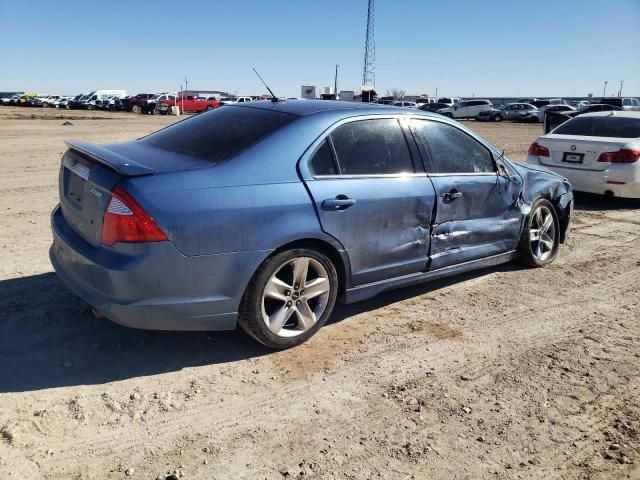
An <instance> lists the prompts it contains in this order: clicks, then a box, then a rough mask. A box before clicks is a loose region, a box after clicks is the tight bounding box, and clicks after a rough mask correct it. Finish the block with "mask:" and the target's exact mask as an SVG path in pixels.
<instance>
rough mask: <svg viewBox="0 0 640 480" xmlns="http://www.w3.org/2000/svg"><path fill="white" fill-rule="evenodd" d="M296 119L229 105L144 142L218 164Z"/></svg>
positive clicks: (151, 136)
mask: <svg viewBox="0 0 640 480" xmlns="http://www.w3.org/2000/svg"><path fill="white" fill-rule="evenodd" d="M296 118H297V116H296V115H291V114H288V113H282V112H274V111H269V110H262V109H258V108H239V107H233V106H230V107H225V108H219V109H215V110H212V111H211V112H209V113H204V114H201V115H198V116H196V117H192V118H190V119H188V120H186V121H182V122H178V123H176V124H174V125H171V126H169V127H167V128H164V129H162V130H160V131H158V132H156V133H152V134H151V135H149V136H147V137H144V138H143V139H142V140H141V141H142V142H148V143H150V144H151V145H154V146H156V147H159V148H162V149H164V150H168V151H170V152H175V153H179V154H182V155H188V156H192V157H197V158H203V159H205V160H209V161H210V162H212V163H214V164H216V163H220V162H222V161H223V160H225V159H227V158H229V157H231V156H233V155H235V154H237V153H238V152H240V151H241V150H243V149H245V148H246V147H248V146H249V145H252V144H253V143H255V142H257V141H258V140H260V139H262V138H264V137H265V136H267V135H269V134H270V133H273V132H275V131H276V130H278V129H280V128H282V127H283V126H285V125H286V124H288V123H290V122H292V121H293V120H295V119H296Z"/></svg>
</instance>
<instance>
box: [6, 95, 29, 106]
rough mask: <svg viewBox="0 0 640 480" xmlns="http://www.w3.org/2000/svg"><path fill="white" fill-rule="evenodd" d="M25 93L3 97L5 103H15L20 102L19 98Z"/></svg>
mask: <svg viewBox="0 0 640 480" xmlns="http://www.w3.org/2000/svg"><path fill="white" fill-rule="evenodd" d="M22 95H24V94H23V93H15V94H13V95H10V96H6V97H2V104H3V105H15V104H16V103H17V102H18V99H19V98H20V97H21V96H22Z"/></svg>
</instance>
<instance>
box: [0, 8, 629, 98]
mask: <svg viewBox="0 0 640 480" xmlns="http://www.w3.org/2000/svg"><path fill="white" fill-rule="evenodd" d="M366 4H367V1H366V0H322V1H318V0H316V1H307V0H271V1H267V0H265V1H257V0H234V1H233V2H229V1H225V2H222V1H215V0H209V1H200V0H191V1H189V2H175V1H172V2H169V1H164V0H157V1H148V2H142V1H135V0H133V1H127V2H125V1H120V0H113V1H104V0H101V1H99V2H98V1H92V0H84V1H66V0H56V1H44V0H42V1H29V0H22V1H15V0H0V91H8V90H26V91H37V92H40V93H64V94H75V93H79V92H82V91H88V90H93V89H97V88H109V89H111V88H118V89H120V88H121V89H126V90H128V91H129V93H137V92H144V91H151V92H156V91H166V90H175V89H177V88H178V87H179V85H180V83H181V82H182V81H183V79H184V76H185V75H186V76H187V77H188V80H189V86H190V87H194V88H198V89H203V90H204V89H219V90H229V91H231V92H237V93H238V94H245V95H251V94H258V93H263V92H264V88H263V87H262V86H261V84H260V83H259V81H258V79H257V78H256V77H255V75H254V74H253V72H252V71H251V69H250V67H249V66H250V65H254V66H255V67H256V69H257V70H258V71H259V72H260V73H261V74H262V76H263V77H264V78H265V79H266V80H267V81H268V83H270V85H271V86H272V88H273V89H274V90H275V92H276V93H277V94H278V95H287V96H294V95H295V96H297V95H299V94H300V86H301V85H303V84H306V85H316V86H318V87H323V86H330V85H333V72H334V68H335V64H336V63H337V64H340V77H339V86H338V88H339V89H349V90H357V89H359V86H360V84H361V77H362V63H363V54H364V52H363V46H364V35H365V15H366ZM375 17H376V23H375V41H376V64H375V66H376V89H377V90H378V92H379V93H384V92H385V91H386V90H387V89H391V88H399V89H403V90H406V91H407V92H408V93H427V94H430V95H434V94H435V91H436V87H438V94H439V95H441V96H442V95H450V96H471V95H475V96H486V97H493V96H524V95H534V96H552V95H553V96H583V95H587V94H588V93H590V92H593V93H594V95H595V96H600V95H601V94H602V89H603V84H604V81H605V80H606V81H608V82H609V85H608V87H607V91H608V93H616V92H617V90H618V88H619V82H620V80H624V81H625V83H624V91H623V93H625V94H627V95H633V96H640V0H581V1H579V0H574V1H571V0H553V1H552V0H531V1H524V0H518V1H513V0H477V1H474V0H446V1H441V0H376V13H375ZM545 37H548V38H545Z"/></svg>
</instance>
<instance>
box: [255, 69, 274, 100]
mask: <svg viewBox="0 0 640 480" xmlns="http://www.w3.org/2000/svg"><path fill="white" fill-rule="evenodd" d="M251 70H253V71H254V72H255V74H256V75H257V76H258V78H259V79H260V81H261V82H262V84H263V85H264V86H265V87H267V90H269V93H270V94H271V101H272V102H274V103H276V102H279V100H278V97H276V94H275V93H273V90H271V89H270V88H269V85H267V82H265V81H264V80H263V79H262V77H261V76H260V74H259V73H258V71H257V70H256V69H255V68H253V67H251Z"/></svg>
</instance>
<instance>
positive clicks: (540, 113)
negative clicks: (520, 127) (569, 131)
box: [521, 104, 576, 123]
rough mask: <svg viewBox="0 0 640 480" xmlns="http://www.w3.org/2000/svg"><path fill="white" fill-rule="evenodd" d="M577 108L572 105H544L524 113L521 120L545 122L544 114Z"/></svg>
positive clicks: (570, 110) (572, 110) (571, 110)
mask: <svg viewBox="0 0 640 480" xmlns="http://www.w3.org/2000/svg"><path fill="white" fill-rule="evenodd" d="M575 110H576V109H575V108H573V107H570V106H569V105H552V104H549V105H545V106H544V107H540V108H538V109H537V110H532V111H529V112H527V113H525V114H524V116H523V117H522V119H521V120H523V121H525V122H527V121H530V122H538V123H543V122H544V116H545V115H546V114H547V113H549V112H575Z"/></svg>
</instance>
